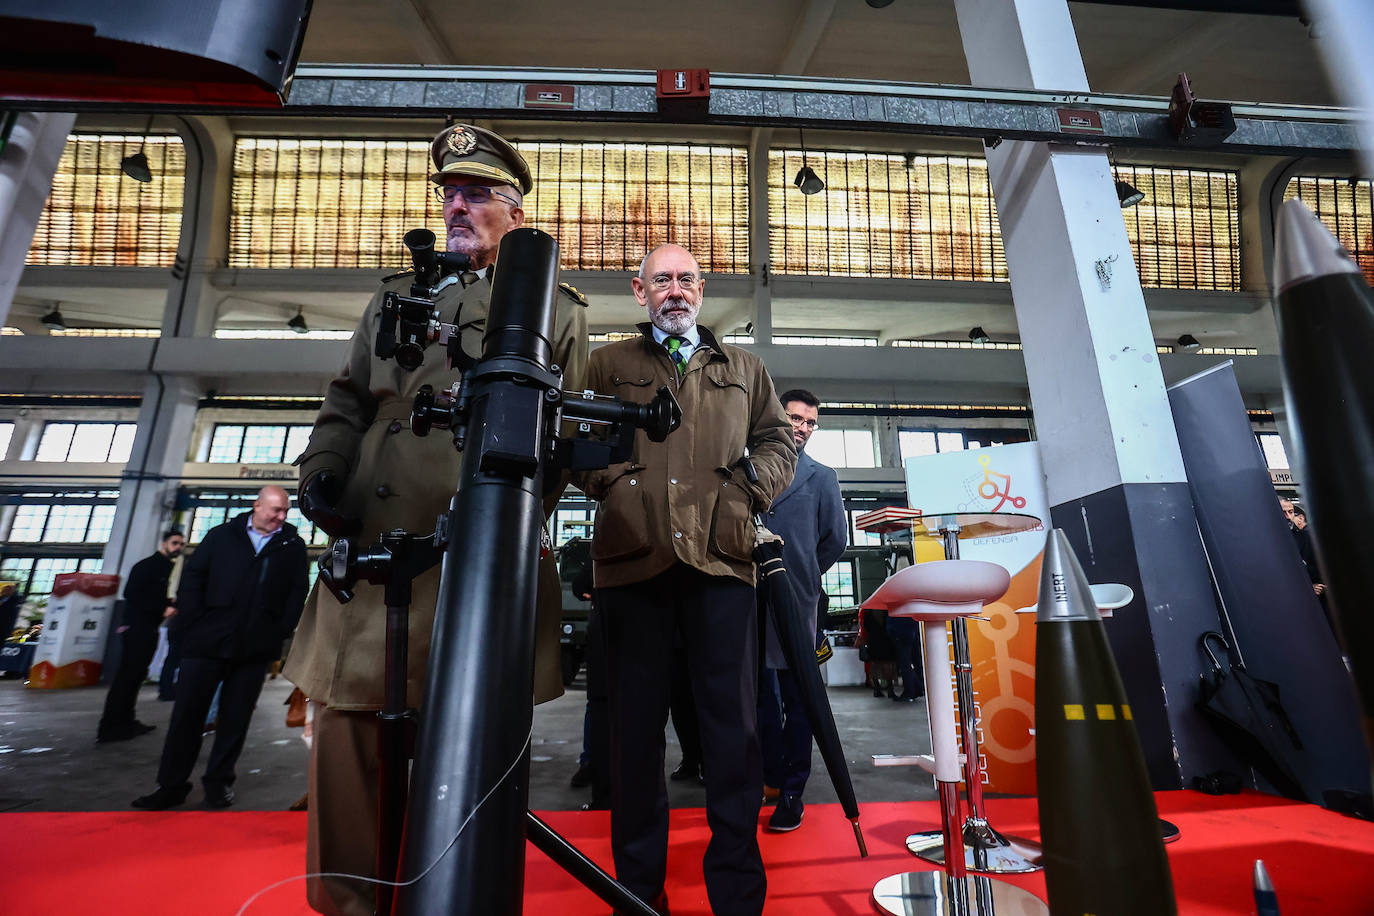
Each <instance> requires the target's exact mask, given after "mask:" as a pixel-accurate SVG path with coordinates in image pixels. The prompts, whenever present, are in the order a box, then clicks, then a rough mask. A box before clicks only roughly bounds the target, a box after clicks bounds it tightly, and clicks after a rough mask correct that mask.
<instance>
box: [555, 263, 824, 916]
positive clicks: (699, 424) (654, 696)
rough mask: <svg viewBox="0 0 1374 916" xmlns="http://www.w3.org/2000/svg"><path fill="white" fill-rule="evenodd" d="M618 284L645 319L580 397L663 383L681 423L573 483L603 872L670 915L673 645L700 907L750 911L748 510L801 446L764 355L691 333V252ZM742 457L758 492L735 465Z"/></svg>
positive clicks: (757, 882) (696, 272) (601, 362)
mask: <svg viewBox="0 0 1374 916" xmlns="http://www.w3.org/2000/svg"><path fill="white" fill-rule="evenodd" d="M630 283H631V287H632V289H633V291H634V294H635V298H636V299H637V300H638V302H639V304H640V305H642V306H644V307H645V308H646V309H647V310H648V314H649V319H650V320H649V323H646V324H641V325H640V326H639V330H640V336H639V337H638V338H634V339H631V340H625V341H620V342H617V343H612V344H607V345H606V346H603V347H601V348H600V349H598V350H597V351H596V352H595V353H593V354H592V357H591V360H590V362H589V364H588V368H587V387H589V388H591V389H593V390H595V391H596V392H598V393H600V394H608V395H614V396H616V397H618V398H620V399H622V400H624V401H634V402H639V403H644V402H647V401H649V400H650V399H651V398H652V396H653V393H654V392H655V391H656V390H657V389H658V388H659V386H662V385H667V386H669V387H670V388H672V389H673V392H674V395H675V396H676V397H677V399H678V403H679V404H681V406H682V426H681V427H680V428H679V429H678V430H676V431H675V432H674V433H673V434H672V435H670V436H668V438H667V439H666V440H665V441H663V442H650V441H649V439H648V437H647V436H646V435H645V434H644V433H643V432H642V431H640V432H639V433H638V434H637V435H636V437H635V453H634V458H633V460H631V461H630V462H629V463H628V464H620V465H613V466H612V467H610V468H607V469H605V470H602V471H590V472H587V473H585V474H582V475H579V476H578V477H575V478H574V479H575V481H576V482H577V483H578V485H579V486H581V487H582V489H583V490H584V491H585V492H586V493H587V495H588V496H590V497H591V498H593V499H595V500H597V502H598V503H599V506H598V509H597V516H596V529H595V533H594V534H593V537H592V563H593V575H594V578H595V583H596V588H597V601H598V606H599V607H600V609H601V613H602V622H603V624H604V626H605V633H606V635H605V639H606V644H607V655H608V663H607V669H608V672H607V673H608V682H609V683H608V693H609V700H610V715H611V774H612V776H611V785H612V788H611V849H612V852H613V854H614V856H615V870H616V877H617V879H618V880H619V881H620V882H621V883H622V884H624V885H625V886H626V887H627V888H629V889H630V890H631V891H633V892H634V893H635V894H637V895H638V896H639V897H640V898H642V899H643V900H646V901H648V902H649V903H650V904H651V905H652V906H654V908H655V909H657V910H658V911H659V912H664V913H666V912H667V911H668V901H667V897H666V895H665V894H664V891H663V881H664V876H665V874H666V867H667V853H668V795H667V790H666V788H665V785H664V781H663V751H664V736H663V730H664V726H665V725H666V723H667V718H668V702H669V694H670V692H671V677H670V672H671V670H672V662H673V644H674V638H675V636H677V637H680V639H681V643H682V646H683V647H684V649H685V654H686V658H687V666H688V671H689V675H690V677H691V682H692V693H693V695H694V697H695V699H696V705H697V710H698V714H699V717H700V720H701V744H702V756H703V770H704V775H705V779H706V811H707V820H708V822H709V823H710V825H711V841H710V843H709V845H708V846H707V847H706V855H705V857H704V858H703V860H702V869H703V871H704V873H705V877H706V891H707V895H708V896H709V898H710V902H711V911H712V913H715V914H719V916H733V914H741V916H744V914H748V916H758V914H759V913H761V912H762V910H763V902H764V896H765V893H766V889H767V881H766V879H765V876H764V871H763V861H762V859H761V857H760V855H759V848H758V840H757V836H756V834H757V821H758V814H759V806H760V798H761V787H762V780H763V774H762V765H761V760H760V755H759V743H758V736H757V734H756V729H755V718H756V716H755V698H756V695H757V689H758V629H757V609H756V606H755V598H754V561H753V548H754V528H753V524H752V522H751V514H752V512H753V511H754V510H760V511H766V510H767V508H768V506H769V504H771V503H772V501H773V500H774V498H776V497H777V496H778V494H780V493H782V491H783V490H784V489H786V488H787V484H788V483H789V482H790V481H791V479H792V473H793V469H794V468H795V467H796V463H797V452H796V449H795V448H794V447H793V445H792V434H791V426H790V424H789V423H788V420H787V417H786V415H785V414H784V413H783V410H782V405H781V404H780V403H779V402H778V398H777V395H776V394H775V393H774V390H773V382H772V380H771V379H770V378H769V377H768V372H767V370H766V369H765V368H764V366H763V362H762V361H761V360H760V359H759V358H758V357H757V356H754V355H753V354H752V353H749V352H748V351H746V350H741V349H739V348H737V347H732V346H723V345H722V344H720V342H719V341H717V340H716V338H715V336H714V335H713V334H712V333H711V332H710V331H709V330H707V329H706V328H703V327H700V326H698V325H697V323H696V317H697V313H698V312H699V310H700V308H701V302H702V293H703V291H704V289H705V282H704V281H703V280H702V277H701V267H700V266H699V265H698V263H697V260H696V258H694V257H693V256H692V254H691V253H690V252H689V251H687V250H686V249H685V248H682V247H680V246H677V245H664V246H662V247H660V248H656V249H655V250H654V251H652V252H650V253H649V256H648V257H647V258H645V259H644V263H643V264H642V265H641V267H640V271H639V276H637V277H635V278H633V279H632V280H631V281H630ZM746 449H747V450H748V453H749V455H750V457H751V459H752V461H753V465H754V467H755V469H756V471H757V474H758V483H757V484H753V483H750V482H749V481H748V479H747V478H746V476H745V474H744V472H743V471H742V470H741V468H740V467H739V462H740V459H741V458H743V457H744V455H745V450H746Z"/></svg>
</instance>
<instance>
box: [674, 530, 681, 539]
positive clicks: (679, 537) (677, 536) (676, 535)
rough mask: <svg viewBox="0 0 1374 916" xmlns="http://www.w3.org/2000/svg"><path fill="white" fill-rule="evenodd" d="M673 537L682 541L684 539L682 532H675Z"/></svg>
mask: <svg viewBox="0 0 1374 916" xmlns="http://www.w3.org/2000/svg"><path fill="white" fill-rule="evenodd" d="M673 537H675V538H678V539H679V540H680V539H681V538H682V532H681V531H674V532H673Z"/></svg>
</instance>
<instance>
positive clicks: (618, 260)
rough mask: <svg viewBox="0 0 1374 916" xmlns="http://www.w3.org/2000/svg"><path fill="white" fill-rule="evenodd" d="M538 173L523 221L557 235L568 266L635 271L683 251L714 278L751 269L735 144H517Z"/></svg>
mask: <svg viewBox="0 0 1374 916" xmlns="http://www.w3.org/2000/svg"><path fill="white" fill-rule="evenodd" d="M515 145H516V147H517V148H518V149H519V150H520V153H521V155H523V156H524V157H525V159H526V161H527V162H529V164H530V171H531V172H532V173H533V175H534V191H533V193H531V194H530V195H529V196H528V197H527V198H526V199H525V214H526V215H525V221H526V224H527V225H531V226H535V227H536V228H539V229H542V230H544V231H545V232H547V233H549V234H550V235H552V236H553V237H554V238H556V239H558V245H559V254H560V258H561V260H562V265H563V268H564V269H566V270H639V264H640V261H642V260H643V259H644V256H645V255H646V254H648V253H649V251H650V249H652V248H654V247H656V246H658V245H662V244H665V243H668V242H674V243H676V244H679V245H682V246H683V247H685V248H687V249H688V250H689V251H691V252H692V254H694V255H696V257H697V260H698V261H700V262H701V268H702V270H704V271H707V272H711V273H747V272H748V270H749V154H748V151H747V150H746V149H745V148H744V147H740V146H696V145H691V144H666V143H575V142H563V141H547V142H546V141H538V142H533V141H531V142H520V143H516V144H515Z"/></svg>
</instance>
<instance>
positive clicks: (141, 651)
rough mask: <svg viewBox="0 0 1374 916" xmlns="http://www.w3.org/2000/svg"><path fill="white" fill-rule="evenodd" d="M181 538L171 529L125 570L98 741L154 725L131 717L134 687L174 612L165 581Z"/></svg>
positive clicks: (135, 734)
mask: <svg viewBox="0 0 1374 916" xmlns="http://www.w3.org/2000/svg"><path fill="white" fill-rule="evenodd" d="M185 542H186V539H185V538H184V537H182V535H181V532H180V531H179V530H177V529H176V528H173V529H171V530H170V531H168V532H167V533H166V534H164V535H163V536H162V543H161V544H159V545H158V548H157V552H156V553H154V554H153V555H152V556H151V557H145V558H144V559H142V560H139V561H138V562H137V563H135V564H134V566H133V568H132V569H130V570H129V578H128V581H127V582H125V583H124V628H123V630H122V631H121V632H120V636H121V637H122V638H123V640H124V645H123V649H122V651H121V653H120V656H119V667H118V668H116V669H115V673H114V677H113V678H111V679H110V692H109V693H107V694H106V695H105V712H104V713H103V714H102V715H101V717H100V728H99V730H98V731H97V732H96V738H95V740H97V741H127V740H129V739H130V738H137V737H138V736H139V735H146V734H147V733H148V732H150V731H152V730H153V729H154V728H156V726H154V725H144V724H143V723H142V722H140V721H138V719H137V718H135V717H134V704H135V703H137V702H138V688H139V687H140V686H141V685H142V684H143V681H144V679H145V678H147V676H148V663H149V662H151V661H152V660H153V655H154V654H156V652H157V631H158V627H160V626H161V625H162V620H163V618H164V617H170V616H172V614H174V613H175V612H176V611H175V608H173V606H172V602H171V601H169V600H168V599H167V583H168V581H169V580H170V579H171V578H172V562H173V561H174V560H175V559H176V558H177V556H178V555H180V553H181V548H182V545H183V544H185Z"/></svg>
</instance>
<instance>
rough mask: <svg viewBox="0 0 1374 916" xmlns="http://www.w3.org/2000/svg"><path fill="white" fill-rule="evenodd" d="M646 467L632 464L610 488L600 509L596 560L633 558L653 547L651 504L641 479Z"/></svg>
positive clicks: (594, 548) (594, 540)
mask: <svg viewBox="0 0 1374 916" xmlns="http://www.w3.org/2000/svg"><path fill="white" fill-rule="evenodd" d="M642 470H643V468H641V467H637V466H635V465H630V467H629V468H627V469H626V470H625V472H624V473H623V474H621V475H620V476H619V477H617V478H616V479H615V480H613V481H611V483H610V485H609V486H608V487H607V488H606V498H605V499H603V500H602V501H601V505H600V506H599V507H597V510H596V530H595V531H594V532H593V533H592V559H593V560H601V561H607V562H609V561H612V560H632V559H634V558H636V557H642V556H644V555H645V554H647V553H648V552H649V551H650V550H652V549H653V547H652V545H651V544H650V543H649V521H648V506H647V504H646V503H645V499H644V486H643V484H642V483H641V482H640V479H639V478H640V472H641V471H642Z"/></svg>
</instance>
